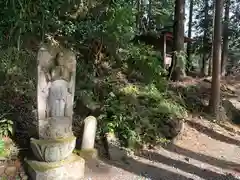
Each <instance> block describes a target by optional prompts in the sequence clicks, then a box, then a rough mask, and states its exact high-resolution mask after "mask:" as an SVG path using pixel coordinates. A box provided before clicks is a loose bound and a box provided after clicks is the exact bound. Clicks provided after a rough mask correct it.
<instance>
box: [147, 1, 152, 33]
mask: <svg viewBox="0 0 240 180" xmlns="http://www.w3.org/2000/svg"><path fill="white" fill-rule="evenodd" d="M148 1H149V4H148V31H150V30H151V29H152V21H151V20H152V0H148Z"/></svg>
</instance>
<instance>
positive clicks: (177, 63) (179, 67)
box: [170, 0, 185, 81]
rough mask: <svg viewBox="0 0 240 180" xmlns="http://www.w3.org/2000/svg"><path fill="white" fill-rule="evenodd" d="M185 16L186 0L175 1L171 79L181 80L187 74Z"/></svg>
mask: <svg viewBox="0 0 240 180" xmlns="http://www.w3.org/2000/svg"><path fill="white" fill-rule="evenodd" d="M184 17H185V0H176V1H175V14H174V30H173V34H174V40H173V52H174V54H173V62H172V63H173V64H172V68H170V69H172V70H171V71H172V73H170V75H171V79H172V80H173V81H179V80H180V79H181V77H183V76H185V65H184V57H183V52H184Z"/></svg>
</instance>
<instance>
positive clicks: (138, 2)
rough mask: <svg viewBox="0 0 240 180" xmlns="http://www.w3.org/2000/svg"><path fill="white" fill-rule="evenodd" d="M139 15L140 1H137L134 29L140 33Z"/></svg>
mask: <svg viewBox="0 0 240 180" xmlns="http://www.w3.org/2000/svg"><path fill="white" fill-rule="evenodd" d="M140 13H141V4H140V0H137V14H136V29H137V32H139V31H140Z"/></svg>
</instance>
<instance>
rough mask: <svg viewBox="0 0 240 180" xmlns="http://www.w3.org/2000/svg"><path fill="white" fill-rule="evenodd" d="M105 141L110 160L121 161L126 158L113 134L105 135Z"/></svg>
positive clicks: (125, 153)
mask: <svg viewBox="0 0 240 180" xmlns="http://www.w3.org/2000/svg"><path fill="white" fill-rule="evenodd" d="M106 141H107V152H108V156H109V159H110V160H113V161H122V158H123V157H125V156H127V152H126V150H124V149H123V148H121V147H120V142H119V140H118V139H117V138H116V137H115V135H114V134H113V133H108V134H106Z"/></svg>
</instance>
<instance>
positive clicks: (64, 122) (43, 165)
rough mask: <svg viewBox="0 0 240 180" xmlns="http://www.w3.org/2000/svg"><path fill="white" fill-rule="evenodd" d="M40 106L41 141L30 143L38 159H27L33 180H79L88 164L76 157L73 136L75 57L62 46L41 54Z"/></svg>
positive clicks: (39, 54) (44, 49)
mask: <svg viewBox="0 0 240 180" xmlns="http://www.w3.org/2000/svg"><path fill="white" fill-rule="evenodd" d="M37 61H38V79H37V83H38V84H37V105H38V107H37V108H38V119H37V120H38V130H39V133H38V134H39V138H38V139H34V138H31V139H30V145H31V149H32V151H33V154H34V156H35V159H26V163H27V164H28V172H29V175H30V177H31V178H32V179H33V180H68V179H69V180H70V179H71V180H80V179H82V178H83V176H84V164H85V161H84V159H82V158H81V157H79V156H76V155H73V154H72V152H73V150H74V148H75V143H76V138H75V137H74V135H73V132H72V115H73V101H74V92H75V76H76V57H75V54H74V53H73V52H71V51H70V50H67V49H64V48H61V47H60V46H52V45H49V44H45V45H43V46H42V47H41V48H40V50H39V52H38V57H37Z"/></svg>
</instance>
